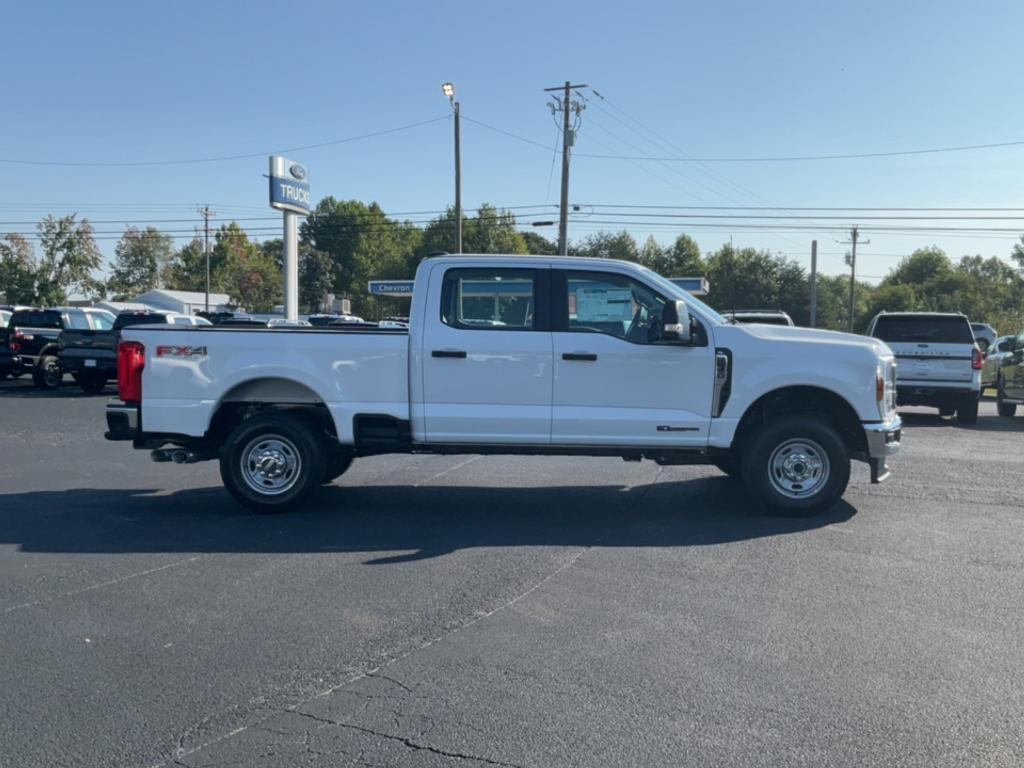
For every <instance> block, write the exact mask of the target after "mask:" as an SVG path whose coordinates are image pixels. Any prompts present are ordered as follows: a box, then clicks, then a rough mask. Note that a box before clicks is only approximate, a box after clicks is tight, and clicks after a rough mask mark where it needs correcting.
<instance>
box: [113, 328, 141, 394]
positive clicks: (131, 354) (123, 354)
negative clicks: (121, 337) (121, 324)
mask: <svg viewBox="0 0 1024 768" xmlns="http://www.w3.org/2000/svg"><path fill="white" fill-rule="evenodd" d="M145 367H146V348H145V347H144V346H143V345H142V344H141V343H140V342H138V341H122V342H121V343H120V344H118V345H117V394H118V397H120V398H121V399H122V400H123V401H124V402H126V403H141V402H142V369H143V368H145Z"/></svg>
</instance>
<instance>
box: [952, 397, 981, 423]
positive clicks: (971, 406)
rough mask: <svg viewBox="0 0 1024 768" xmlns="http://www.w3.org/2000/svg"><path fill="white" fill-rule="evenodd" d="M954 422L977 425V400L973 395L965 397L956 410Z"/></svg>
mask: <svg viewBox="0 0 1024 768" xmlns="http://www.w3.org/2000/svg"><path fill="white" fill-rule="evenodd" d="M956 420H957V421H959V422H960V423H961V424H977V423H978V398H977V397H975V396H973V395H968V396H967V397H965V398H964V399H963V400H962V401H961V403H960V405H958V406H957V409H956Z"/></svg>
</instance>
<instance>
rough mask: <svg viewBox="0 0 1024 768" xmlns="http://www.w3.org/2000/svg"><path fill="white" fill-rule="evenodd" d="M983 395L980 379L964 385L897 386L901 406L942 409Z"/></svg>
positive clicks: (921, 383)
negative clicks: (966, 398) (929, 406)
mask: <svg viewBox="0 0 1024 768" xmlns="http://www.w3.org/2000/svg"><path fill="white" fill-rule="evenodd" d="M980 394H981V379H980V377H979V378H977V379H975V380H974V381H965V382H964V383H963V384H940V383H937V382H925V381H922V382H917V383H913V384H899V383H897V385H896V402H897V403H899V404H900V405H931V406H936V407H942V406H945V405H952V406H954V407H955V405H956V404H957V403H958V402H959V401H960V400H962V399H963V398H965V397H978V396H979V395H980Z"/></svg>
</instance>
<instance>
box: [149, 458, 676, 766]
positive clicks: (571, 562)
mask: <svg viewBox="0 0 1024 768" xmlns="http://www.w3.org/2000/svg"><path fill="white" fill-rule="evenodd" d="M480 458H483V457H482V456H476V457H474V458H473V459H470V460H468V461H464V462H462V463H461V464H458V465H456V466H455V467H452V468H450V469H448V470H445V471H442V472H439V473H438V474H437V475H434V476H433V477H431V478H429V479H428V481H427V482H429V480H433V479H435V478H436V477H439V476H441V475H445V474H447V473H448V472H451V471H454V470H456V469H459V468H460V467H463V466H465V465H467V464H469V463H471V462H473V461H476V460H477V459H480ZM664 471H665V468H664V467H661V466H659V467H658V468H657V471H656V473H655V476H654V479H653V480H652V481H651V482H650V483H648V484H647V485H646V486H645V487H644V489H643V490H642V491H641V492H640V494H639V495H638V496H637V497H636V499H634V500H633V503H632V504H630V505H629V507H628V508H627V509H626V510H625V511H624V513H623V514H619V515H616V516H615V518H614V520H613V521H612V523H611V524H609V525H608V526H607V527H606V528H605V530H604V531H603V532H602V533H601V534H600V535H599V536H597V537H596V538H594V539H593V540H592V541H591V542H590V543H589V544H586V545H585V546H583V548H582V549H580V551H579V552H577V553H575V554H574V555H572V556H571V557H569V558H568V559H567V560H566V561H565V562H563V563H562V564H561V565H560V566H558V567H557V568H556V569H555V570H554V571H552V572H551V573H549V574H548V575H547V576H545V577H543V578H542V579H540V580H539V581H537V582H536V583H535V584H534V585H533V586H531V587H529V588H528V589H526V590H525V591H523V592H521V593H520V594H518V595H516V596H515V597H513V598H511V599H509V600H506V601H505V602H504V603H502V604H500V605H498V606H496V607H494V608H492V609H490V610H488V611H482V612H478V613H477V614H476V615H475V616H474V617H473V618H472V619H469V620H467V621H464V622H463V623H461V624H458V625H456V626H454V627H452V628H451V629H449V630H447V631H446V632H443V633H442V634H440V635H438V636H437V637H435V638H433V639H431V640H427V641H426V642H424V643H421V644H420V645H418V646H416V647H414V648H411V649H409V650H407V651H406V652H404V653H402V654H399V655H398V656H395V657H394V658H392V659H388V660H386V661H384V662H382V663H380V664H378V665H377V666H376V667H374V668H373V669H369V670H366V671H363V672H360V673H358V674H355V675H353V676H352V677H350V678H348V679H347V680H344V681H342V682H340V683H337V684H335V685H332V686H330V687H328V688H326V689H324V690H322V691H320V692H318V693H316V694H314V695H312V696H309V697H307V698H306V699H304V700H302V701H300V702H297V703H295V704H293V705H291V706H290V707H286V708H285V709H284V710H283V711H284V712H294V713H295V714H298V715H302V716H303V717H308V718H312V719H321V718H317V716H315V715H311V714H309V713H308V712H301V711H299V709H298V708H299V707H300V706H302V705H303V704H307V703H309V702H311V701H314V700H316V699H320V698H324V697H326V696H330V695H332V694H334V693H336V692H338V691H340V690H341V689H343V688H346V687H347V686H349V685H352V684H353V683H355V682H358V681H359V680H363V679H365V678H370V677H377V678H380V679H382V680H386V681H388V682H391V683H392V684H394V685H396V686H398V687H400V688H403V689H404V690H406V691H408V692H410V693H412V692H413V691H412V689H411V688H409V687H408V686H406V685H405V684H404V683H401V682H399V681H398V680H396V679H394V678H392V677H389V676H387V675H385V674H383V673H382V672H381V670H383V669H386V668H387V667H390V666H392V665H394V664H397V663H398V662H400V661H404V660H405V659H407V658H409V657H411V656H412V655H414V654H416V653H419V652H420V651H424V650H426V649H427V648H429V647H430V646H432V645H435V644H437V643H440V642H442V641H444V640H447V639H448V638H450V637H452V636H453V635H455V634H458V633H459V632H462V631H463V630H465V629H469V628H470V627H472V626H473V625H474V624H478V623H480V622H481V621H484V620H485V619H488V618H490V617H491V616H494V615H495V614H497V613H500V612H501V611H504V610H505V609H507V608H510V607H512V606H513V605H515V604H516V603H518V602H520V601H522V600H524V599H526V598H527V597H529V596H530V595H532V594H533V593H534V592H536V591H537V590H539V589H541V588H542V587H543V586H545V585H546V584H547V583H548V582H550V581H551V580H553V579H554V578H556V577H557V576H559V575H561V574H562V573H563V572H565V571H567V570H569V569H570V568H572V567H573V566H575V565H576V564H577V563H578V562H579V561H580V560H581V559H582V558H583V556H584V555H586V554H587V553H588V552H590V551H591V550H593V549H594V547H596V546H598V545H599V544H600V543H601V542H602V541H604V540H605V538H606V537H607V536H608V534H609V533H610V532H611V530H612V529H613V528H614V527H615V525H622V524H623V522H624V521H626V520H628V518H629V515H628V513H629V512H632V511H633V510H634V509H635V508H636V507H637V506H639V505H640V504H641V503H642V502H643V500H644V499H645V498H646V497H647V495H648V494H649V493H650V491H651V489H652V488H654V487H656V486H657V485H658V483H659V481H660V480H661V477H662V475H663V474H664ZM630 487H633V486H630ZM353 693H358V692H353ZM361 695H364V696H367V698H368V700H367V702H366V704H365V705H364V707H363V710H366V709H367V708H368V707H369V705H370V703H371V701H372V698H373V696H372V694H369V695H368V694H361ZM269 719H270V717H269V716H268V717H265V718H262V719H260V720H257V721H256V722H255V723H251V724H248V725H243V726H240V727H238V728H236V729H234V730H233V731H230V732H229V733H225V734H222V735H221V736H218V737H216V738H214V739H212V740H210V741H208V742H206V743H204V744H200V745H198V746H195V747H193V748H192V749H189V750H187V751H186V750H184V749H182V748H181V747H180V746H179V749H178V750H177V752H176V754H177V755H178V756H179V757H187V756H188V755H192V754H195V753H197V752H200V751H201V750H203V749H206V748H208V747H211V746H213V745H214V744H217V743H219V742H221V741H224V740H226V739H230V738H232V737H233V736H237V735H238V734H240V733H242V732H243V731H246V730H248V729H249V728H255V727H258V726H260V725H262V724H263V723H265V722H266V721H267V720H269ZM323 722H324V723H327V724H332V725H338V726H345V727H349V728H354V729H358V730H362V731H365V732H366V733H370V734H375V735H379V736H381V737H382V738H389V739H394V740H397V741H402V742H403V743H405V742H406V741H408V740H407V739H405V738H404V737H399V736H392V735H388V734H383V733H376V732H375V731H372V730H370V729H367V728H363V727H361V726H357V725H354V724H350V723H341V722H337V721H332V720H328V719H323ZM183 738H184V737H182V738H181V739H179V745H180V744H181V741H183ZM407 746H410V747H411V748H414V749H426V750H429V751H432V752H436V753H437V754H439V755H444V756H448V757H452V758H455V759H467V760H478V761H481V762H488V763H491V764H493V765H500V766H509V768H523V767H522V766H517V765H515V764H514V763H501V762H496V761H489V760H486V759H485V758H477V757H472V756H466V755H459V754H456V753H453V754H450V755H448V754H446V753H444V752H441V751H438V750H435V749H433V748H431V747H427V746H423V745H416V746H414V745H413V744H411V743H410V744H407ZM171 761H172V762H174V763H178V764H179V765H182V766H185V768H191V766H187V765H185V763H181V762H180V761H179V760H177V759H175V758H171ZM162 765H166V763H158V764H156V765H154V766H151V768H160V766H162Z"/></svg>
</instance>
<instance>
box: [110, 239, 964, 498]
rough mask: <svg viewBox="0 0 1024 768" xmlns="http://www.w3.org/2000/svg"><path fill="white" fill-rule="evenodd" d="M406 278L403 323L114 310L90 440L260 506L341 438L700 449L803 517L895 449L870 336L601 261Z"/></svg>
mask: <svg viewBox="0 0 1024 768" xmlns="http://www.w3.org/2000/svg"><path fill="white" fill-rule="evenodd" d="M415 286H416V287H415V290H414V291H413V299H412V311H411V313H410V314H411V318H412V321H411V324H410V328H409V329H408V330H405V329H386V328H379V327H367V328H362V327H359V326H355V325H353V326H351V327H345V326H344V325H334V326H331V327H329V328H327V329H323V330H322V331H320V332H317V333H310V332H308V331H303V330H301V329H279V330H273V329H267V330H265V331H264V330H260V329H255V330H253V331H251V332H247V333H241V332H238V331H237V330H231V329H222V328H221V327H215V328H206V329H202V332H201V333H196V332H188V331H179V330H176V329H174V328H168V327H159V328H156V327H152V328H151V327H146V326H139V327H135V328H126V329H125V330H124V332H123V337H124V341H123V342H122V344H121V347H120V361H119V368H120V370H121V378H120V381H119V382H118V392H119V395H120V398H121V400H122V403H119V404H116V405H111V406H108V408H107V427H108V431H107V438H108V439H110V440H126V441H131V442H132V444H133V447H135V448H146V449H149V450H151V451H153V453H152V457H153V459H154V460H156V461H173V462H175V463H191V462H196V461H204V460H208V459H215V458H216V459H218V460H219V461H220V471H221V477H222V478H223V480H224V483H225V485H226V487H227V489H228V491H229V492H230V493H231V494H232V495H233V496H234V498H235V499H236V500H237V501H239V502H240V503H241V504H243V505H246V506H248V507H250V508H252V509H254V510H258V511H277V510H281V509H284V508H287V507H289V506H294V505H295V504H297V503H298V502H299V501H300V500H301V499H302V497H303V496H304V495H305V494H307V493H308V492H310V491H311V490H312V489H313V488H315V487H316V486H319V485H321V484H323V483H326V482H329V481H330V480H332V479H333V478H335V477H337V476H339V475H341V474H342V473H343V472H344V471H345V470H346V469H347V468H348V466H349V465H350V464H351V462H352V460H353V458H354V457H356V456H369V455H374V454H382V453H409V452H425V453H442V454H445V453H492V454H504V453H512V454H523V453H525V454H535V455H574V456H578V455H585V456H586V455H597V456H620V457H622V458H624V459H626V460H630V461H639V460H641V459H645V458H646V459H650V460H653V461H655V462H657V463H659V464H662V465H677V464H712V465H716V466H718V467H719V468H721V469H722V470H723V471H725V472H727V473H734V474H738V475H740V476H741V477H742V479H743V482H744V485H745V487H746V488H747V490H748V491H749V492H750V493H751V494H752V495H753V496H754V497H755V498H756V499H758V500H760V502H761V503H762V504H763V505H764V506H766V507H768V508H771V509H780V510H785V511H787V512H794V513H808V514H809V513H813V512H816V511H820V510H823V509H826V508H828V507H830V506H831V505H832V504H834V503H835V502H836V501H837V500H838V499H839V498H840V497H841V495H842V494H843V492H844V490H845V488H846V485H847V481H848V480H849V477H850V462H851V460H860V461H865V462H867V463H868V464H869V466H870V470H871V479H872V481H873V482H881V481H883V480H885V479H886V478H887V477H888V476H889V469H888V466H887V459H888V457H889V456H891V455H893V454H894V453H896V452H897V451H898V450H899V447H900V434H901V424H900V419H899V416H898V415H897V414H896V412H895V383H896V380H895V366H894V360H893V356H892V353H891V351H890V350H889V348H888V347H887V346H886V345H885V344H884V343H882V342H879V341H876V340H875V339H869V338H865V337H863V336H853V335H848V334H837V333H832V332H829V331H818V330H812V329H808V328H783V327H775V326H766V325H736V324H731V323H729V322H727V321H726V319H725V318H724V317H722V316H721V315H719V314H718V313H716V312H715V311H714V310H712V309H711V308H710V307H708V306H707V305H705V304H703V303H701V302H700V301H699V300H698V299H696V298H695V297H693V296H690V295H688V294H687V293H686V292H685V291H683V290H682V289H680V288H678V287H677V286H675V285H673V284H672V283H671V282H669V281H668V280H666V279H665V278H663V277H661V276H659V275H657V274H656V273H654V272H653V271H651V270H649V269H646V268H645V267H641V266H639V265H636V264H630V263H627V262H620V261H613V260H608V259H581V258H568V257H561V258H559V257H554V256H552V257H541V256H468V255H460V256H457V257H451V256H449V257H441V258H430V259H426V260H424V261H423V262H422V263H421V264H420V265H419V267H418V269H417V271H416V282H415ZM498 323H500V325H498ZM968 330H969V329H968ZM197 337H198V338H199V339H201V340H202V343H201V344H196V339H197Z"/></svg>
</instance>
